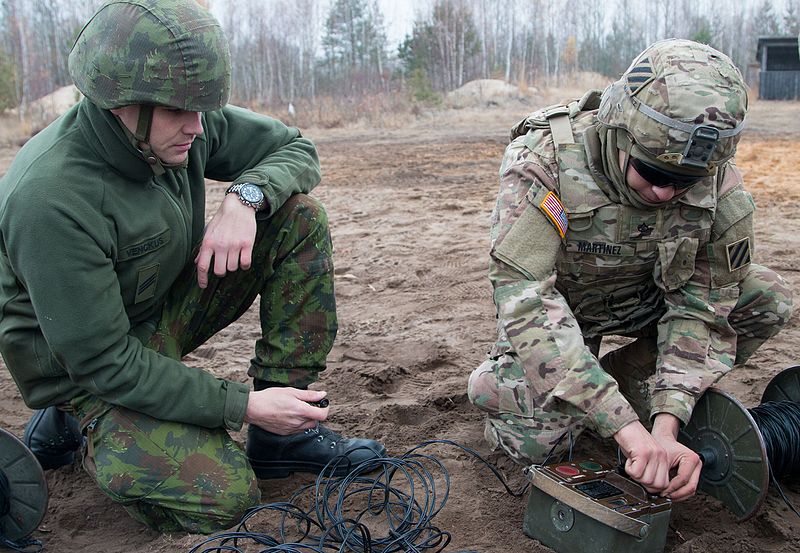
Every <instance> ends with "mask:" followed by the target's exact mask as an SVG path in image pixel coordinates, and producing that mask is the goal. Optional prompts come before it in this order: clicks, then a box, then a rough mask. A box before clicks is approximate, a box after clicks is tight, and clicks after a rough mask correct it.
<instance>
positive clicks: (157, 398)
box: [0, 100, 320, 430]
mask: <svg viewBox="0 0 800 553" xmlns="http://www.w3.org/2000/svg"><path fill="white" fill-rule="evenodd" d="M203 128H204V134H203V135H201V136H199V137H197V138H196V139H195V141H194V143H193V145H192V148H191V150H190V151H189V156H188V163H187V164H186V166H185V167H178V168H174V167H173V168H167V170H166V171H165V172H164V173H163V174H161V175H159V176H156V175H155V174H154V171H153V169H152V168H151V166H150V165H148V164H147V162H146V161H145V160H144V158H143V156H142V154H141V153H140V152H139V151H138V150H137V149H136V148H134V147H133V145H132V144H131V142H130V141H129V139H128V137H127V136H126V134H125V132H124V131H123V129H122V127H121V125H120V123H119V122H118V120H117V119H116V117H114V115H112V114H111V113H110V112H109V111H106V110H102V109H99V108H98V107H97V106H95V105H94V104H92V103H91V102H90V101H88V100H83V101H82V102H80V103H79V104H78V105H77V106H75V107H74V108H72V109H71V110H70V111H69V112H67V113H66V114H65V115H64V116H62V117H61V118H59V119H58V120H57V121H55V122H54V123H52V124H51V125H50V126H49V127H47V128H46V129H45V130H43V131H42V132H41V133H39V134H37V135H36V136H35V137H33V138H32V139H31V140H30V141H29V142H28V143H27V144H26V145H25V146H24V147H23V148H22V149H21V150H20V152H19V153H18V155H17V156H16V158H15V159H14V162H13V163H12V165H11V167H10V168H9V170H8V172H7V173H6V175H5V176H4V177H3V178H2V180H0V248H1V251H0V352H2V355H3V359H4V360H5V363H6V366H7V367H8V369H9V370H10V372H11V374H12V376H13V377H14V380H15V381H16V383H17V386H18V387H19V389H20V392H21V393H22V397H23V399H24V400H25V403H26V404H27V405H28V406H30V407H32V408H43V407H45V406H49V405H55V404H59V403H62V402H64V401H67V400H69V399H71V398H72V397H75V396H76V395H77V394H79V393H81V392H82V391H85V392H89V393H91V394H93V395H95V396H97V397H99V398H101V399H103V400H105V401H107V402H109V403H112V404H115V405H121V406H124V407H128V408H130V409H133V410H136V411H139V412H142V413H145V414H147V415H150V416H153V417H156V418H158V419H162V420H171V421H178V422H184V423H190V424H196V425H199V426H204V427H208V428H217V427H225V428H228V429H232V430H238V429H239V428H241V426H242V423H243V421H244V414H245V408H246V405H247V399H248V394H249V387H248V386H247V385H245V384H243V383H238V382H231V381H226V380H222V379H219V378H216V377H214V376H213V375H211V374H210V373H208V372H205V371H203V370H199V369H197V368H190V367H187V366H186V365H184V364H183V363H181V362H180V361H176V360H174V359H170V358H168V357H165V356H163V355H160V354H158V353H156V352H155V351H153V350H151V349H148V348H146V347H144V346H143V345H142V340H143V339H146V338H147V337H149V335H150V334H149V333H152V331H153V329H154V328H155V326H154V321H157V320H158V317H159V314H160V311H161V307H162V305H163V302H164V301H165V297H166V295H167V291H168V290H169V288H170V286H171V285H172V283H173V282H174V281H175V279H176V278H177V277H178V275H179V274H180V272H181V270H182V269H183V268H184V266H185V265H186V264H188V263H192V262H193V259H192V257H191V254H192V250H193V249H194V247H195V246H197V244H199V242H200V241H201V239H202V235H203V229H204V225H205V200H206V197H205V178H209V179H213V180H219V181H234V182H253V183H256V184H259V185H261V186H262V189H263V191H264V193H265V195H266V198H267V202H268V203H269V205H268V208H267V209H266V210H265V211H264V212H261V213H259V217H268V216H270V215H271V214H272V213H274V212H275V210H276V209H278V208H280V207H281V205H283V203H284V202H285V201H286V200H287V199H288V198H289V197H290V196H291V195H292V194H295V193H299V192H303V193H305V192H309V191H310V190H311V189H312V188H313V187H314V186H316V184H317V183H318V182H319V180H320V170H319V160H318V158H317V153H316V149H315V147H314V145H313V144H312V143H311V141H309V140H307V139H305V138H302V137H301V136H300V134H299V132H298V131H297V129H293V128H289V127H286V126H285V125H283V124H282V123H280V122H279V121H276V120H274V119H270V118H268V117H265V116H261V115H257V114H254V113H252V112H249V111H247V110H244V109H240V108H235V107H231V106H229V107H226V108H223V109H221V110H219V111H215V112H209V113H205V114H203ZM143 277H144V278H145V280H144V281H142V278H143ZM147 277H149V278H147ZM153 279H155V282H153ZM137 287H138V291H137ZM148 332H149V333H148Z"/></svg>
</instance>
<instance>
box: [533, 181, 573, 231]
mask: <svg viewBox="0 0 800 553" xmlns="http://www.w3.org/2000/svg"><path fill="white" fill-rule="evenodd" d="M539 209H541V210H542V211H543V212H544V214H545V215H547V218H548V219H550V221H551V222H552V223H553V225H555V227H556V230H557V231H558V234H559V235H561V238H564V236H566V234H567V225H568V223H567V214H566V212H565V211H564V205H563V204H562V203H561V200H559V199H558V196H556V195H555V194H554V193H553V192H552V191H551V192H548V193H547V195H546V196H545V197H544V199H543V200H542V202H541V203H540V204H539Z"/></svg>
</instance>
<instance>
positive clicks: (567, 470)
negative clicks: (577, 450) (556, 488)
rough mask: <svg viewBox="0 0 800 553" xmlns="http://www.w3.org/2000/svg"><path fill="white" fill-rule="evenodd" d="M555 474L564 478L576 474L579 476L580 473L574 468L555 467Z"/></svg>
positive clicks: (565, 466)
mask: <svg viewBox="0 0 800 553" xmlns="http://www.w3.org/2000/svg"><path fill="white" fill-rule="evenodd" d="M556 472H557V473H559V474H563V475H564V476H575V475H576V474H580V472H581V471H579V470H578V469H576V468H575V467H570V466H568V465H561V466H560V467H556Z"/></svg>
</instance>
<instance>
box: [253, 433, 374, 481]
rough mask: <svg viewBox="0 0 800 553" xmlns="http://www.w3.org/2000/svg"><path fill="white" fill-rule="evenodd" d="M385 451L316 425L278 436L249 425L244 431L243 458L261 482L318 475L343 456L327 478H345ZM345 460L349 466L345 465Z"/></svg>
mask: <svg viewBox="0 0 800 553" xmlns="http://www.w3.org/2000/svg"><path fill="white" fill-rule="evenodd" d="M385 454H386V448H385V447H383V445H382V444H380V443H378V442H376V441H375V440H369V439H366V438H345V437H343V436H342V435H341V434H338V433H336V432H334V431H333V430H331V429H330V428H326V427H325V426H323V425H321V424H320V425H318V426H317V427H316V428H311V429H309V430H306V431H304V432H300V433H299V434H291V435H289V436H280V435H278V434H273V433H272V432H267V431H266V430H264V429H262V428H259V427H258V426H256V425H254V424H251V425H250V426H249V427H248V429H247V459H248V460H249V461H250V465H251V466H252V467H253V471H255V473H256V476H257V477H259V478H262V479H270V478H285V477H287V476H289V475H290V474H292V473H294V472H310V473H312V474H319V473H320V472H322V469H324V468H325V465H327V464H328V463H329V462H330V461H332V460H333V459H336V458H337V457H341V456H346V457H347V460H344V459H342V461H341V462H340V463H339V464H338V465H337V466H336V470H334V471H333V472H332V473H331V472H330V471H327V472H326V474H327V475H329V476H345V475H346V474H348V473H349V472H350V471H352V470H353V469H354V468H355V467H357V466H359V465H361V464H362V463H365V462H368V461H372V460H373V459H378V458H380V457H383V456H384V455H385ZM348 460H349V463H348V462H347V461H348Z"/></svg>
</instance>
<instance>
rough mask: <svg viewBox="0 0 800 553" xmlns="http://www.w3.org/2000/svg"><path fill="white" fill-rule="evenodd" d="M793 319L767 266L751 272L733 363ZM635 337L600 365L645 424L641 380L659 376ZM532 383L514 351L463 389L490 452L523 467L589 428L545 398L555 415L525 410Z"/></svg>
mask: <svg viewBox="0 0 800 553" xmlns="http://www.w3.org/2000/svg"><path fill="white" fill-rule="evenodd" d="M791 312H792V293H791V289H790V288H789V287H788V286H787V285H786V283H785V282H784V281H783V279H781V277H780V276H779V275H777V274H776V273H775V272H774V271H772V270H770V269H767V268H766V267H762V266H759V265H756V264H753V265H751V269H750V271H749V273H748V274H747V276H746V277H745V279H744V280H743V282H742V283H741V284H740V295H739V299H738V301H737V303H736V306H735V307H734V309H733V311H732V312H731V315H730V317H729V322H730V324H731V327H732V328H733V329H734V330H735V331H736V335H737V342H736V359H735V362H734V364H735V365H738V364H742V363H744V362H745V361H747V359H748V358H749V357H750V356H751V355H752V354H753V353H754V352H755V351H756V350H757V349H758V348H759V347H760V346H761V344H763V343H764V342H765V341H766V340H767V339H769V338H770V337H772V336H774V335H775V334H777V333H778V332H779V331H780V329H781V328H782V327H783V326H784V324H786V322H787V320H788V319H789V317H790V315H791ZM635 336H636V337H638V339H637V340H636V341H635V342H632V343H631V344H629V345H628V346H625V347H623V348H621V349H619V350H616V351H613V352H611V354H609V355H608V356H606V357H604V358H603V362H602V363H601V364H602V366H603V368H604V369H605V370H606V372H609V373H610V374H611V375H612V376H613V377H614V378H615V379H616V380H617V382H618V384H619V389H620V391H621V392H622V393H623V395H625V397H626V399H628V401H629V402H630V404H631V405H632V406H633V407H634V409H635V410H636V412H637V414H638V415H639V417H640V418H642V421H643V422H645V423H647V422H648V421H647V418H649V415H648V414H649V405H648V400H649V397H648V386H647V383H646V382H645V381H646V380H647V379H648V378H649V377H650V376H651V375H653V374H654V373H655V369H656V358H657V354H658V348H657V344H656V329H655V328H647V329H644V330H643V331H641V332H640V333H638V334H636V335H635ZM586 345H587V346H588V347H589V348H590V350H591V351H592V353H593V354H594V355H597V354H598V352H599V349H600V340H599V339H597V340H593V341H592V340H586ZM615 354H616V355H615ZM609 357H614V362H613V363H610V365H613V366H608V365H609V364H607V363H606V359H607V358H609ZM535 377H536V375H533V378H535ZM529 378H531V376H530V375H529V373H528V371H526V370H525V367H524V366H523V364H522V362H521V361H520V359H519V356H518V355H517V354H516V352H514V351H513V350H511V351H507V352H506V353H504V354H503V355H502V356H500V357H497V358H489V359H487V360H486V361H485V362H483V363H482V364H481V365H480V366H479V367H478V368H477V369H475V371H473V373H472V375H471V376H470V379H469V384H468V395H469V398H470V400H471V401H472V402H473V403H474V404H475V405H476V406H477V407H479V408H480V409H482V410H484V411H486V412H487V413H488V414H487V417H486V427H485V432H484V435H485V438H486V440H487V441H488V442H489V444H490V446H491V447H492V448H493V449H496V448H498V447H499V448H501V449H502V450H503V451H504V452H505V453H506V454H508V455H509V456H510V457H511V458H512V459H514V460H515V461H517V462H519V463H522V464H531V463H541V462H542V461H543V460H544V459H545V458H546V457H547V455H548V454H549V453H551V452H552V454H553V455H554V456H558V455H560V454H561V453H563V452H564V451H565V449H566V448H567V447H568V444H569V441H568V440H566V439H562V437H564V436H565V435H567V434H568V433H569V434H571V437H572V438H573V439H575V438H577V437H578V436H579V435H580V434H581V432H583V431H584V430H586V429H587V428H591V424H590V422H589V419H588V416H587V413H585V412H583V411H581V410H580V409H578V408H577V407H575V406H574V405H572V404H570V403H567V402H565V401H560V400H555V401H547V400H548V399H550V398H549V396H548V398H546V400H545V403H546V404H548V405H556V406H557V408H556V409H555V410H548V411H546V410H544V409H541V408H539V406H538V405H535V406H534V407H533V411H532V412H531V411H530V406H529V404H528V403H527V402H525V401H522V400H521V398H525V397H529V396H530V395H531V392H530V391H529V383H528V379H529ZM502 398H505V399H502ZM511 398H519V399H520V401H516V402H515V401H513V400H512V399H511Z"/></svg>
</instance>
